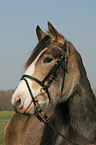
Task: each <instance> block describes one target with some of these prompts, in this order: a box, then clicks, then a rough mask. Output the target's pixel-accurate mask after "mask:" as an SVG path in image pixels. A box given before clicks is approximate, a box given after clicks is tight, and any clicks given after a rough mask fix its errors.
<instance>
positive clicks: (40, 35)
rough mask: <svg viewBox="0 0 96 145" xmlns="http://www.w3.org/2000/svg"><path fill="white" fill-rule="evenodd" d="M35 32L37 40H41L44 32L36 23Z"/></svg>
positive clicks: (44, 34)
mask: <svg viewBox="0 0 96 145" xmlns="http://www.w3.org/2000/svg"><path fill="white" fill-rule="evenodd" d="M36 34H37V37H38V40H39V41H40V40H42V39H43V38H44V37H45V36H46V33H44V32H43V31H42V30H41V28H40V27H39V25H37V27H36Z"/></svg>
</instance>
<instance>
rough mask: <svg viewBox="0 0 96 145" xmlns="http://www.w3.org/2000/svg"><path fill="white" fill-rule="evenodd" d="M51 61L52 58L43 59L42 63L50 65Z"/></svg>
mask: <svg viewBox="0 0 96 145" xmlns="http://www.w3.org/2000/svg"><path fill="white" fill-rule="evenodd" d="M52 60H53V59H52V58H50V57H46V58H44V60H43V63H50V62H51V61H52Z"/></svg>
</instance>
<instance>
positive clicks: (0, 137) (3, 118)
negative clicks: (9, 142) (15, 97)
mask: <svg viewBox="0 0 96 145" xmlns="http://www.w3.org/2000/svg"><path fill="white" fill-rule="evenodd" d="M13 114H14V112H12V111H0V145H5V142H4V128H5V126H6V125H7V123H8V121H9V120H10V119H11V117H12V115H13Z"/></svg>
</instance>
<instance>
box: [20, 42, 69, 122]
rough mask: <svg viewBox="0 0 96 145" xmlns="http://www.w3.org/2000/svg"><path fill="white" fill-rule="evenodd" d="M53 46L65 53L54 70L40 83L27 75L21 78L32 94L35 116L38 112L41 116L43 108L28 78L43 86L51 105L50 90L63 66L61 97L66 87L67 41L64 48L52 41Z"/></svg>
mask: <svg viewBox="0 0 96 145" xmlns="http://www.w3.org/2000/svg"><path fill="white" fill-rule="evenodd" d="M51 44H53V45H55V46H58V47H59V48H60V49H62V50H63V52H62V54H61V55H60V57H59V58H58V59H57V61H56V63H55V64H54V66H53V67H52V69H51V70H50V72H49V73H48V74H47V76H46V77H45V78H44V79H43V80H42V81H40V80H39V79H37V78H35V77H33V76H30V75H27V74H25V75H23V76H22V78H21V80H24V81H25V83H26V85H27V88H28V91H29V93H30V96H31V98H32V102H33V103H34V107H35V115H37V112H39V113H40V114H41V108H40V107H39V104H38V103H37V102H38V99H37V98H34V97H33V93H32V90H31V89H30V86H29V83H28V81H27V79H26V78H28V79H31V80H33V81H35V82H36V83H38V84H39V85H40V86H41V89H43V90H44V91H45V92H46V93H47V95H48V99H49V102H50V103H51V102H52V98H51V96H50V93H49V91H48V89H49V88H50V86H51V84H52V82H53V80H55V78H56V76H57V70H58V69H59V67H60V66H61V67H62V69H63V72H64V73H63V81H62V87H61V95H62V91H63V87H64V80H65V72H67V63H68V57H67V56H66V52H67V48H66V41H65V42H64V46H62V45H60V44H57V43H56V42H54V41H52V42H51ZM32 102H31V103H32ZM30 105H31V104H30ZM30 105H29V106H30ZM29 106H28V108H29ZM28 108H27V109H28ZM27 109H26V110H27ZM26 110H25V112H26ZM25 112H24V113H25ZM44 119H45V117H44ZM48 121H49V120H48ZM48 121H47V122H48Z"/></svg>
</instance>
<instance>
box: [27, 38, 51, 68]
mask: <svg viewBox="0 0 96 145" xmlns="http://www.w3.org/2000/svg"><path fill="white" fill-rule="evenodd" d="M50 41H51V38H50V36H49V35H46V36H45V37H44V38H43V39H42V40H41V41H40V42H39V43H38V44H37V46H36V47H35V48H34V50H33V52H32V54H31V56H30V57H29V59H28V60H27V62H26V64H25V68H27V67H28V66H29V65H30V64H31V63H32V62H33V61H34V60H35V58H36V57H37V56H38V54H39V53H40V52H41V50H43V49H44V48H45V47H46V46H48V44H49V43H50Z"/></svg>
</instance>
